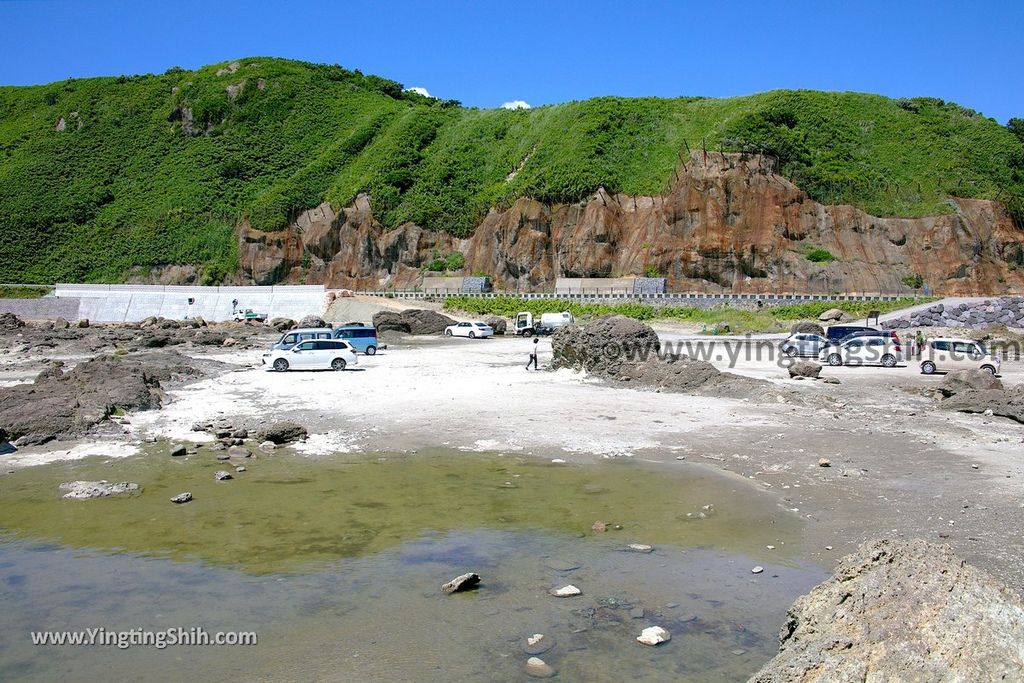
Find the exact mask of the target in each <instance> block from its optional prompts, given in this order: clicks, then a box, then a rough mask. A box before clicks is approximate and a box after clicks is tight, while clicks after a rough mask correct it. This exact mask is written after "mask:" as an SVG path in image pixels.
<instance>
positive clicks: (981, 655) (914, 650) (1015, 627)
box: [749, 539, 1024, 683]
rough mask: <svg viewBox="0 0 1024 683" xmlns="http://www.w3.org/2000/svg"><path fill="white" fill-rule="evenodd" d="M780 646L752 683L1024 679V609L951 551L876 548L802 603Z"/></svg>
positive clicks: (846, 563)
mask: <svg viewBox="0 0 1024 683" xmlns="http://www.w3.org/2000/svg"><path fill="white" fill-rule="evenodd" d="M779 641H780V646H779V654H778V655H777V656H776V657H775V658H774V659H772V660H771V661H770V662H768V663H767V664H766V665H765V666H764V667H763V668H762V669H761V671H759V672H758V673H756V674H754V676H753V677H752V678H751V679H750V681H749V683H810V682H811V681H821V680H826V679H827V680H830V681H911V680H915V681H917V680H920V681H1008V680H1018V679H1019V676H1020V672H1021V671H1022V670H1024V650H1022V649H1021V646H1020V644H1021V643H1022V642H1024V603H1022V602H1021V599H1020V597H1019V596H1018V595H1017V594H1016V593H1015V592H1014V591H1012V590H1011V589H1009V588H1008V587H1006V586H1004V585H1002V584H1000V583H999V582H998V581H996V580H995V579H993V578H992V577H990V576H989V575H988V574H986V573H985V572H983V571H981V570H979V569H976V568H974V567H971V566H970V565H968V564H966V563H965V562H964V561H963V560H961V559H960V558H958V557H957V556H956V555H954V554H953V551H952V549H950V547H949V546H945V545H943V546H939V545H933V544H930V543H927V542H926V541H924V540H921V539H914V540H887V539H883V540H876V541H868V542H866V543H864V544H863V545H862V546H861V547H860V548H859V549H858V550H857V552H856V553H854V554H852V555H849V556H847V557H845V558H843V559H842V560H841V561H840V563H839V566H838V567H837V568H836V572H835V574H834V575H833V576H832V577H831V578H830V579H828V580H826V581H825V582H824V583H822V584H821V585H819V586H817V587H816V588H814V590H812V591H811V592H810V593H808V594H807V595H804V596H802V597H800V598H797V600H796V602H794V603H793V606H792V607H790V609H789V615H788V618H787V620H786V622H785V624H783V626H782V631H781V633H780V635H779ZM822 672H825V673H824V674H823V673H822Z"/></svg>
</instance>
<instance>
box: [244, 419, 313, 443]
mask: <svg viewBox="0 0 1024 683" xmlns="http://www.w3.org/2000/svg"><path fill="white" fill-rule="evenodd" d="M308 434H309V433H308V432H307V431H306V428H305V427H303V426H302V425H300V424H299V423H297V422H290V421H288V420H284V421H282V422H275V423H273V424H270V425H267V426H266V427H264V428H263V429H261V430H260V431H259V432H257V434H256V440H257V441H259V442H264V441H270V442H271V443H273V444H276V445H281V444H286V443H291V442H293V441H301V440H304V439H305V438H306V437H307V436H308Z"/></svg>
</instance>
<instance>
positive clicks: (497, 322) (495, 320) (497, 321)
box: [484, 315, 508, 336]
mask: <svg viewBox="0 0 1024 683" xmlns="http://www.w3.org/2000/svg"><path fill="white" fill-rule="evenodd" d="M484 322H485V323H487V324H488V325H490V326H491V329H492V330H494V334H495V335H496V336H497V335H502V334H505V330H506V329H508V321H507V320H506V319H505V318H502V317H501V316H498V315H490V316H487V317H486V318H484Z"/></svg>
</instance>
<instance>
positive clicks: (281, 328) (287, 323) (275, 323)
mask: <svg viewBox="0 0 1024 683" xmlns="http://www.w3.org/2000/svg"><path fill="white" fill-rule="evenodd" d="M267 324H268V325H270V327H273V328H274V329H275V330H277V331H278V332H287V331H288V330H291V329H294V328H295V327H296V324H295V321H294V320H292V319H291V318H273V319H272V320H271V321H270V322H269V323H267Z"/></svg>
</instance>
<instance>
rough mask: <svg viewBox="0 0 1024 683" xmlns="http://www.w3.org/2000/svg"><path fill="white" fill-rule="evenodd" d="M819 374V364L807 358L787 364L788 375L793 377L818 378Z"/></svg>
mask: <svg viewBox="0 0 1024 683" xmlns="http://www.w3.org/2000/svg"><path fill="white" fill-rule="evenodd" d="M820 374H821V365H819V364H818V363H815V362H813V361H809V360H798V361H796V362H795V363H793V364H792V365H790V366H789V376H790V377H793V378H798V377H809V378H811V379H818V376H819V375H820Z"/></svg>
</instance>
